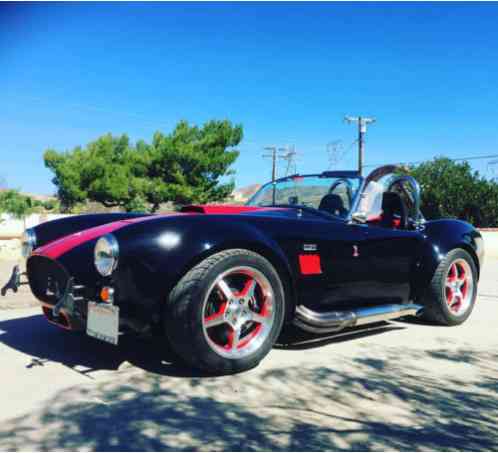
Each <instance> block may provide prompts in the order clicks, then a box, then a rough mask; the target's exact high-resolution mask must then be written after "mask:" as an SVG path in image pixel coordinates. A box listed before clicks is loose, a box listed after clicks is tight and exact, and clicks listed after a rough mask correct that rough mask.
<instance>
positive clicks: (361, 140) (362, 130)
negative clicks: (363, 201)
mask: <svg viewBox="0 0 498 453" xmlns="http://www.w3.org/2000/svg"><path fill="white" fill-rule="evenodd" d="M344 120H345V121H347V122H348V123H350V124H351V123H358V172H359V173H360V175H361V172H362V170H363V155H364V148H365V134H366V133H367V124H371V123H375V118H366V117H361V116H345V117H344Z"/></svg>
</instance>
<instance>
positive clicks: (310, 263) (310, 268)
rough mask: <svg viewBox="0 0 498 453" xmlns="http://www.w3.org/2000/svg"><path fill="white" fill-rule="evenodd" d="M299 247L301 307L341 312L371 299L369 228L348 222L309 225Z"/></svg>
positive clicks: (323, 221)
mask: <svg viewBox="0 0 498 453" xmlns="http://www.w3.org/2000/svg"><path fill="white" fill-rule="evenodd" d="M306 223H307V225H306V227H305V228H303V233H302V237H300V238H298V239H297V240H296V242H295V244H296V255H297V260H296V262H297V272H296V275H297V286H298V293H299V296H300V299H301V303H304V304H305V305H307V306H309V307H315V308H320V309H341V308H344V306H349V305H350V304H351V303H353V302H358V301H359V300H362V299H363V298H365V297H367V296H368V286H369V284H368V281H369V279H370V272H369V266H370V263H369V260H368V256H367V255H363V254H360V253H359V250H362V249H363V247H364V246H365V244H366V239H367V235H366V233H367V231H368V226H366V225H360V224H350V223H347V222H346V221H326V220H314V221H311V220H310V221H308V222H306Z"/></svg>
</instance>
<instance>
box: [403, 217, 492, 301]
mask: <svg viewBox="0 0 498 453" xmlns="http://www.w3.org/2000/svg"><path fill="white" fill-rule="evenodd" d="M457 248H461V249H463V250H465V251H467V252H468V253H469V254H470V256H471V257H472V259H473V260H474V263H475V265H476V268H477V272H478V275H477V278H479V273H480V269H481V267H482V263H483V259H484V246H483V240H482V237H481V234H480V233H479V231H477V230H476V229H475V228H474V227H473V226H472V225H470V224H469V223H466V222H463V221H460V220H434V221H428V222H426V224H425V229H424V241H423V243H422V250H421V253H420V258H419V260H418V272H417V273H416V276H415V281H414V284H413V289H414V290H413V298H418V297H422V296H423V293H424V292H425V289H426V288H427V286H428V285H429V284H430V282H431V280H432V277H433V276H434V273H435V271H436V269H437V267H438V266H439V264H440V263H441V262H442V261H443V260H444V259H445V258H446V256H447V255H448V253H449V252H451V251H452V250H454V249H457Z"/></svg>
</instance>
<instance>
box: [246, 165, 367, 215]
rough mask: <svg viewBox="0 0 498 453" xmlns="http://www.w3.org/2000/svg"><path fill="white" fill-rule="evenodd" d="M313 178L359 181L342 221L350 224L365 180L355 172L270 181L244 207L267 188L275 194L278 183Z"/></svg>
mask: <svg viewBox="0 0 498 453" xmlns="http://www.w3.org/2000/svg"><path fill="white" fill-rule="evenodd" d="M313 177H314V178H323V179H327V178H329V179H356V180H358V181H359V185H358V189H357V190H356V193H355V195H354V197H353V200H352V203H351V209H350V210H349V212H348V215H347V216H346V217H345V218H343V219H342V220H344V221H345V222H350V221H351V218H352V215H353V212H355V209H356V208H357V207H358V203H359V201H360V196H361V194H362V193H363V190H364V188H365V178H364V177H363V176H361V175H360V174H359V173H358V172H356V171H325V172H323V173H309V174H304V175H301V174H294V175H290V176H286V177H284V178H279V179H276V180H275V181H270V182H268V183H266V184H264V185H262V186H261V187H260V188H259V189H258V190H257V192H256V193H255V194H254V195H253V196H252V197H251V198H249V200H248V201H247V202H246V203H245V206H253V205H252V204H251V203H252V202H253V200H254V199H256V198H257V197H258V196H259V194H260V193H261V192H262V191H264V190H267V188H268V187H271V186H273V190H274V193H275V189H276V186H277V184H278V183H281V182H285V181H289V180H292V179H294V178H313ZM331 185H332V183H331ZM273 198H274V197H273ZM273 204H275V203H274V199H273ZM265 206H271V205H265ZM296 209H299V206H296ZM313 209H315V208H313ZM316 210H317V211H318V212H322V211H319V210H318V209H316ZM338 218H339V217H338Z"/></svg>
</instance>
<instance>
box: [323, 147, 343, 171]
mask: <svg viewBox="0 0 498 453" xmlns="http://www.w3.org/2000/svg"><path fill="white" fill-rule="evenodd" d="M327 155H328V160H329V170H331V169H332V168H334V167H336V166H337V164H338V163H339V161H340V160H341V159H342V158H343V157H344V145H343V143H342V140H335V141H333V142H329V143H327Z"/></svg>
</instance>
